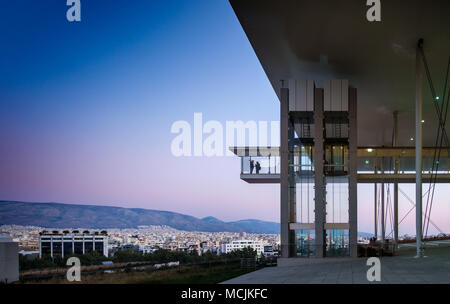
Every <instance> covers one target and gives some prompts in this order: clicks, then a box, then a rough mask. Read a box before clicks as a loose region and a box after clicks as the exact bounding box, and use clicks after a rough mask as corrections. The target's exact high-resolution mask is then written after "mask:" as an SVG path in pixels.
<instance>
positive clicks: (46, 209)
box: [0, 200, 373, 237]
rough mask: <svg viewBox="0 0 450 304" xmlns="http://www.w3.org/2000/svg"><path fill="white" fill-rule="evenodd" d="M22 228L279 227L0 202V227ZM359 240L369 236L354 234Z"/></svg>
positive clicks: (231, 229)
mask: <svg viewBox="0 0 450 304" xmlns="http://www.w3.org/2000/svg"><path fill="white" fill-rule="evenodd" d="M1 225H22V226H27V225H29V226H39V227H46V228H88V229H103V228H104V229H107V228H122V229H123V228H137V227H138V226H148V225H160V226H163V225H165V226H169V227H172V228H175V229H178V230H186V231H204V232H248V233H280V224H279V223H275V222H266V221H260V220H255V219H248V220H240V221H234V222H224V221H221V220H219V219H217V218H215V217H212V216H208V217H205V218H202V219H199V218H196V217H193V216H190V215H185V214H181V213H176V212H170V211H160V210H150V209H140V208H122V207H110V206H91V205H75V204H59V203H28V202H17V201H2V200H0V226H1ZM358 235H359V236H363V237H371V236H373V234H371V233H366V232H358Z"/></svg>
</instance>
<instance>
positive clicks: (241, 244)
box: [220, 240, 264, 255]
mask: <svg viewBox="0 0 450 304" xmlns="http://www.w3.org/2000/svg"><path fill="white" fill-rule="evenodd" d="M247 247H250V248H252V249H253V250H255V251H256V253H257V255H262V254H263V252H264V246H263V243H262V242H261V241H252V240H238V241H232V242H230V243H226V244H222V246H221V248H220V251H221V252H222V253H230V252H232V251H233V250H242V249H244V248H247Z"/></svg>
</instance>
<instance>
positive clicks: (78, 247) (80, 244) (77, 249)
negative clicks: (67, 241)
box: [74, 241, 83, 254]
mask: <svg viewBox="0 0 450 304" xmlns="http://www.w3.org/2000/svg"><path fill="white" fill-rule="evenodd" d="M74 248H75V252H74V253H75V254H83V242H76V241H75V242H74Z"/></svg>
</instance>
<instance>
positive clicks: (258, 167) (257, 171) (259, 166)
mask: <svg viewBox="0 0 450 304" xmlns="http://www.w3.org/2000/svg"><path fill="white" fill-rule="evenodd" d="M259 170H261V165H260V164H259V162H256V174H259Z"/></svg>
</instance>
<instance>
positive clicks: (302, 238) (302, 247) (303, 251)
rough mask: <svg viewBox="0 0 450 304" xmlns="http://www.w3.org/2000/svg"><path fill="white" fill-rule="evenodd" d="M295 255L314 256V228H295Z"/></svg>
mask: <svg viewBox="0 0 450 304" xmlns="http://www.w3.org/2000/svg"><path fill="white" fill-rule="evenodd" d="M296 237H297V256H299V257H310V256H314V243H315V232H314V230H297V233H296Z"/></svg>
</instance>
